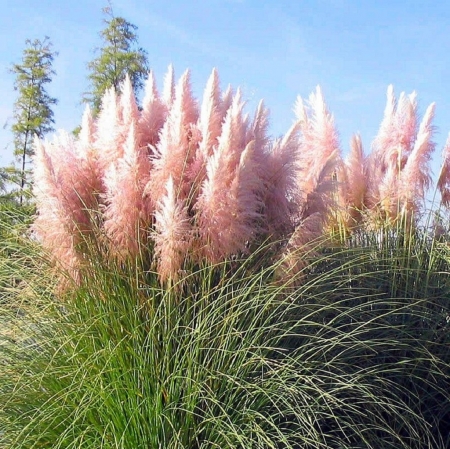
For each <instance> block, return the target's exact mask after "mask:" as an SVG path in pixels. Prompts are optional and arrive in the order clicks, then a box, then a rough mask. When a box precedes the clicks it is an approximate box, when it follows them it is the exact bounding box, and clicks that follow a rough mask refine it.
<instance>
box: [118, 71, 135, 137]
mask: <svg viewBox="0 0 450 449" xmlns="http://www.w3.org/2000/svg"><path fill="white" fill-rule="evenodd" d="M120 109H121V112H122V126H123V127H124V130H125V135H127V133H128V129H129V127H130V125H131V123H132V122H135V123H137V121H138V118H139V110H138V106H137V104H136V97H135V95H134V90H133V85H132V84H131V80H130V77H129V75H128V73H127V74H126V76H125V79H124V81H123V83H122V86H121V95H120ZM125 138H126V136H125Z"/></svg>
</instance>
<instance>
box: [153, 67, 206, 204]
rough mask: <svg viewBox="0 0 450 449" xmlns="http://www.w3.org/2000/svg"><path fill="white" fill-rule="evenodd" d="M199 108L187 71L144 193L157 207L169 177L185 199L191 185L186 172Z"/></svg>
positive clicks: (178, 86)
mask: <svg viewBox="0 0 450 449" xmlns="http://www.w3.org/2000/svg"><path fill="white" fill-rule="evenodd" d="M197 118H198V111H197V104H196V102H195V100H194V98H193V96H192V92H191V84H190V74H189V71H188V70H187V71H186V72H185V73H184V74H183V76H182V77H181V79H180V81H179V82H178V84H177V88H176V93H175V101H174V102H173V104H172V107H171V109H170V111H169V115H168V117H167V120H166V122H165V123H164V126H163V128H162V130H161V133H160V140H159V142H158V144H157V146H156V154H155V156H154V157H153V159H152V162H153V170H152V176H151V178H150V181H149V183H148V185H147V186H146V188H145V193H146V194H149V195H150V197H151V198H152V200H153V202H154V203H156V202H158V201H159V200H160V198H161V197H162V195H164V191H165V186H166V184H167V181H168V179H169V177H172V181H173V183H174V188H175V189H176V190H177V192H178V193H179V194H183V195H184V197H185V198H186V197H187V195H188V193H189V190H190V185H188V181H187V168H188V167H189V164H190V163H191V161H192V158H193V155H194V151H192V149H191V142H190V130H191V126H192V124H193V123H195V122H196V121H197Z"/></svg>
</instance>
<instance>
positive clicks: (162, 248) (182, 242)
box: [153, 176, 192, 282]
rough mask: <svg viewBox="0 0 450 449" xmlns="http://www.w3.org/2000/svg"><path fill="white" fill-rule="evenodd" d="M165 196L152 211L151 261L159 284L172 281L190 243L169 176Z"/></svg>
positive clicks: (185, 215) (181, 206) (180, 203)
mask: <svg viewBox="0 0 450 449" xmlns="http://www.w3.org/2000/svg"><path fill="white" fill-rule="evenodd" d="M165 188H166V193H165V194H164V195H163V196H162V197H161V199H160V200H159V201H158V203H157V206H156V210H155V231H154V233H153V239H154V241H155V259H156V260H157V265H158V275H159V278H160V280H161V282H166V281H167V280H169V279H170V280H173V281H176V280H177V279H178V278H179V276H180V274H181V270H182V268H183V264H184V262H185V260H186V258H187V254H188V252H189V249H190V247H191V243H192V228H191V225H190V222H189V217H188V213H187V208H186V207H185V205H184V202H183V200H181V199H179V198H177V195H176V191H175V187H174V183H173V180H172V177H170V176H169V179H168V180H167V183H166V186H165Z"/></svg>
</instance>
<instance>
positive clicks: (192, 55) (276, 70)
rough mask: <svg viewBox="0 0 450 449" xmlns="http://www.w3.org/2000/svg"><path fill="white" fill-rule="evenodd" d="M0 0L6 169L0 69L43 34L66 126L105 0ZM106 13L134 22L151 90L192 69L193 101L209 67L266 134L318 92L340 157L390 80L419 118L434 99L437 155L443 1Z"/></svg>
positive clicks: (118, 6)
mask: <svg viewBox="0 0 450 449" xmlns="http://www.w3.org/2000/svg"><path fill="white" fill-rule="evenodd" d="M0 4H1V9H0V30H1V31H0V33H1V39H0V89H1V95H0V125H1V126H0V164H1V165H6V164H8V163H9V162H10V161H11V160H12V156H11V152H12V143H11V142H12V135H11V132H10V125H11V123H12V108H13V103H14V100H15V98H16V93H15V92H14V90H13V83H14V77H13V75H12V74H10V73H8V68H9V67H10V65H11V63H13V62H18V61H19V60H20V58H21V54H22V50H23V48H24V45H25V40H26V39H27V38H30V39H34V38H40V39H42V38H43V37H44V36H45V35H48V36H49V37H50V39H51V41H52V42H53V46H54V49H55V50H56V51H58V52H59V56H58V57H57V58H56V59H55V63H54V68H55V70H56V72H57V75H56V76H55V77H54V81H53V83H52V84H51V85H50V86H49V88H48V91H49V93H50V94H51V95H53V96H55V97H57V98H58V100H59V104H58V106H57V107H55V109H54V112H55V120H56V123H55V127H56V128H57V129H60V128H62V129H67V130H72V129H73V128H75V127H76V126H77V125H78V124H79V122H80V119H81V114H82V111H83V108H84V106H83V105H81V104H80V99H81V95H82V92H83V91H85V90H86V89H87V87H88V84H87V79H86V76H87V69H86V63H87V62H88V61H90V60H91V59H92V58H93V57H94V53H93V51H94V49H95V48H96V47H99V46H100V45H101V40H100V37H99V35H98V33H99V31H100V30H101V29H102V26H103V25H102V19H103V17H102V12H101V9H102V7H104V6H106V1H103V0H77V1H71V0H64V1H61V0H42V1H39V2H38V1H36V0H15V1H14V2H12V1H7V0H0ZM113 7H114V12H115V14H116V15H117V16H123V17H124V18H125V19H127V20H128V21H130V22H131V23H133V24H135V25H137V26H138V36H139V43H140V45H141V46H142V47H143V48H144V49H146V50H147V52H148V56H149V61H150V65H151V68H152V69H153V70H154V72H155V74H156V78H157V81H158V84H159V86H160V87H161V86H162V80H163V77H164V74H165V72H166V69H167V66H168V65H169V63H173V64H174V67H175V71H176V74H177V75H181V73H182V72H183V71H184V70H185V69H186V68H190V69H191V70H192V81H193V88H194V92H195V93H196V94H197V96H201V94H202V91H203V88H204V85H205V83H206V81H207V79H208V76H209V74H210V72H211V70H212V68H213V67H216V68H217V69H218V71H219V75H220V78H221V83H222V87H223V88H225V87H226V86H227V85H228V84H229V83H230V84H232V85H233V86H234V87H237V86H241V88H242V89H243V93H244V97H245V98H246V99H247V100H248V108H249V110H250V111H253V110H254V108H255V106H256V104H257V102H258V101H259V99H261V98H263V99H264V100H265V102H266V105H267V106H268V107H269V109H270V111H271V127H270V132H271V134H272V135H273V136H278V135H280V134H281V133H283V132H285V131H286V130H287V129H288V127H289V126H290V125H291V123H292V120H293V118H294V116H293V112H292V107H293V105H294V102H295V100H296V97H297V95H301V96H302V97H308V95H309V93H310V92H312V91H313V90H314V88H315V86H316V85H317V84H320V85H321V87H322V89H323V92H324V95H325V99H326V101H327V104H328V107H329V109H330V110H331V111H332V112H333V114H334V116H335V120H336V124H337V127H338V130H339V132H340V136H341V146H342V149H343V151H344V152H346V151H347V149H348V146H349V144H348V142H349V139H350V137H351V135H352V134H353V133H354V132H357V131H358V132H360V133H361V135H362V138H363V143H364V147H365V150H366V151H368V150H369V148H370V143H371V140H372V138H373V137H374V135H375V134H376V132H377V130H378V126H379V124H380V121H381V118H382V114H383V109H384V105H385V98H386V89H387V86H388V85H389V84H393V85H394V88H395V91H396V93H397V94H399V93H400V92H401V91H406V92H407V93H410V92H412V91H413V90H416V91H417V93H418V99H419V109H420V111H421V112H422V113H423V112H424V111H425V109H426V107H427V106H428V104H429V103H431V102H432V101H435V102H436V103H437V107H436V119H435V122H434V123H435V125H436V128H437V131H436V136H435V141H436V142H437V150H436V155H437V159H439V156H440V152H441V149H442V146H443V144H444V142H445V139H446V137H447V134H448V132H449V131H450V90H449V84H450V82H449V80H450V64H449V58H450V57H449V55H450V33H449V30H448V26H449V24H450V2H449V1H448V0H435V1H433V2H431V1H424V0H421V1H418V0H388V1H386V0H377V1H373V0H191V1H185V0H165V1H149V0H147V1H146V0H114V1H113ZM5 124H6V127H5V128H4V129H2V127H3V125H5ZM5 148H6V149H5ZM433 169H434V171H435V172H436V171H437V169H438V167H437V162H435V163H434V164H433Z"/></svg>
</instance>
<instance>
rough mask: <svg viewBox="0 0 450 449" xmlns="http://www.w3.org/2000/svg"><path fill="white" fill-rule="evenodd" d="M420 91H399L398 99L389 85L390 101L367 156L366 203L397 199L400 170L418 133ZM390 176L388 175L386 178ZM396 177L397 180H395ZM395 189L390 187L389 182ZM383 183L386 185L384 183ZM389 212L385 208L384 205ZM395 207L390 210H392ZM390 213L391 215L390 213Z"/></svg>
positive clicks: (374, 206) (388, 95)
mask: <svg viewBox="0 0 450 449" xmlns="http://www.w3.org/2000/svg"><path fill="white" fill-rule="evenodd" d="M417 121H418V117H417V94H416V93H415V92H413V93H412V94H410V95H408V96H407V95H406V94H405V93H404V92H402V93H401V94H400V97H399V99H398V101H397V100H396V98H395V95H394V89H393V87H392V85H390V86H389V87H388V91H387V104H386V108H385V112H384V117H383V120H382V122H381V125H380V129H379V131H378V134H377V136H376V137H375V139H374V141H373V143H372V153H371V154H370V155H369V157H368V159H367V164H366V166H367V169H366V172H367V176H368V182H367V185H368V191H367V206H368V208H369V209H373V211H374V212H375V214H376V208H377V207H378V206H379V205H380V204H381V203H384V204H385V205H386V200H387V199H388V198H390V199H391V200H392V201H393V202H394V203H395V202H398V201H397V200H395V197H396V195H397V191H396V190H395V189H396V186H397V184H398V179H396V178H398V177H399V176H400V172H401V171H402V170H403V168H404V167H405V164H406V161H407V159H408V157H409V156H410V154H411V151H412V149H413V146H414V141H415V140H416V136H417ZM386 176H388V179H384V178H385V177H386ZM393 180H394V181H393ZM389 185H391V188H392V189H393V190H392V191H391V192H388V191H387V188H388V186H389ZM382 186H383V187H382ZM389 201H390V200H389ZM384 211H385V212H386V209H384ZM393 211H394V209H392V210H391V212H392V213H394V212H393ZM391 212H389V213H388V215H390V214H391Z"/></svg>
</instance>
